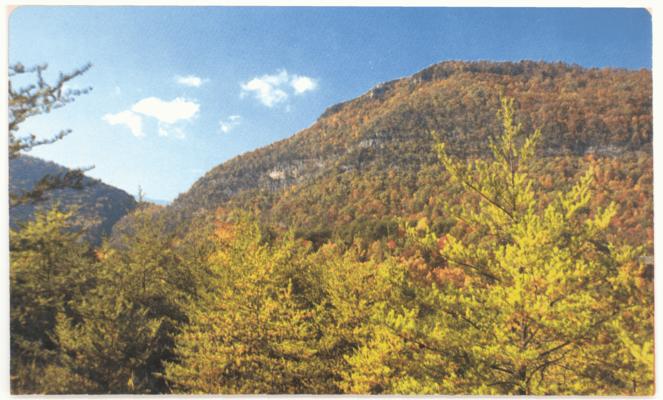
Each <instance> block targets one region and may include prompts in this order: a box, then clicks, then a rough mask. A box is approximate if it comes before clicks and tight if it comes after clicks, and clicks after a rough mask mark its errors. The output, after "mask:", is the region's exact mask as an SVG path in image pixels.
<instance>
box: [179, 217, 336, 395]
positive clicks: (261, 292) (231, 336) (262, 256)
mask: <svg viewBox="0 0 663 400" xmlns="http://www.w3.org/2000/svg"><path fill="white" fill-rule="evenodd" d="M217 238H218V239H217V240H218V241H217V250H216V251H215V252H214V254H213V255H212V256H211V257H210V260H209V263H210V269H211V271H212V273H213V277H212V285H211V287H210V288H209V289H208V292H206V293H203V294H202V295H201V300H200V301H199V302H198V303H197V304H193V305H192V306H191V308H190V309H189V319H190V324H189V325H188V326H186V327H185V328H184V329H183V332H182V333H181V335H180V336H179V337H178V338H177V347H176V353H177V355H178V357H179V360H180V362H179V363H170V364H169V365H168V366H167V368H166V375H167V377H168V380H169V381H170V382H172V384H173V385H174V388H175V390H176V391H183V392H190V393H327V392H331V391H333V390H334V388H333V382H331V381H330V379H329V372H328V367H327V366H326V365H325V364H324V363H323V362H322V361H321V359H320V358H319V357H318V356H317V352H318V348H319V346H320V344H319V342H320V338H321V332H320V328H319V321H318V319H319V317H318V316H319V315H321V313H320V309H319V306H318V305H319V304H320V302H321V295H320V294H321V292H320V277H319V271H318V270H317V268H316V267H315V266H314V265H312V264H311V263H309V262H308V261H307V252H308V247H307V246H304V245H303V243H302V242H300V241H296V240H295V239H294V238H293V236H292V234H289V235H286V237H284V238H282V239H280V240H278V241H277V242H276V243H274V244H270V243H268V242H267V241H266V237H265V235H264V233H263V232H261V230H260V228H259V227H258V225H257V223H256V222H255V221H253V220H251V219H247V218H246V217H244V218H242V219H241V220H240V221H239V222H238V223H219V224H218V226H217Z"/></svg>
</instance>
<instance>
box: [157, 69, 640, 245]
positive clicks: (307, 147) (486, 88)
mask: <svg viewBox="0 0 663 400" xmlns="http://www.w3.org/2000/svg"><path fill="white" fill-rule="evenodd" d="M500 94H503V95H505V96H508V97H512V98H514V99H515V100H516V110H517V113H518V114H517V115H518V120H519V122H520V123H522V126H523V129H524V130H525V131H530V130H533V129H535V128H540V129H541V130H542V136H543V139H542V145H541V146H540V149H539V150H540V156H541V158H540V159H541V169H540V173H541V178H542V182H543V181H548V180H552V184H553V185H563V184H565V182H570V180H571V179H572V178H573V177H574V176H576V175H578V174H579V173H580V172H581V171H582V170H584V169H585V168H586V167H587V165H588V164H590V163H594V164H596V165H597V166H598V168H597V170H598V172H599V173H598V177H599V179H598V180H597V189H598V190H600V191H603V193H604V194H605V195H606V196H608V195H609V196H613V198H614V197H615V196H617V197H619V196H622V197H623V198H622V200H623V205H624V206H625V207H626V208H625V209H624V212H623V213H622V214H620V218H623V219H624V220H625V222H624V223H627V225H628V224H631V225H628V227H631V228H632V229H635V230H636V231H637V232H636V233H637V235H636V236H637V238H638V240H644V241H647V240H649V239H647V238H648V237H649V236H651V234H650V233H649V229H650V228H651V198H652V197H651V169H652V75H651V71H649V70H639V71H630V70H624V69H609V68H603V69H597V68H591V69H588V68H583V67H580V66H577V65H567V64H563V63H545V62H532V61H522V62H516V63H512V62H499V63H494V62H456V61H453V62H443V63H440V64H436V65H433V66H431V67H428V68H426V69H424V70H422V71H421V72H418V73H416V74H414V75H412V76H410V77H406V78H402V79H398V80H394V81H390V82H385V83H382V84H379V85H377V86H375V87H374V88H372V89H371V90H369V91H368V92H367V93H365V94H364V95H362V96H360V97H358V98H356V99H353V100H350V101H347V102H344V103H340V104H337V105H334V106H332V107H330V108H328V109H327V110H326V111H325V112H324V113H323V114H322V115H321V116H320V118H319V119H318V120H317V121H316V122H315V123H314V124H313V125H312V126H310V127H309V128H306V129H304V130H302V131H300V132H298V133H296V134H295V135H293V136H292V137H290V138H287V139H285V140H282V141H279V142H276V143H273V144H271V145H269V146H266V147H263V148H260V149H257V150H255V151H252V152H249V153H245V154H243V155H240V156H238V157H236V158H234V159H232V160H229V161H227V162H225V163H223V164H221V165H219V166H217V167H215V168H213V169H212V170H210V171H209V172H207V173H206V174H205V175H204V176H203V177H202V178H200V179H199V180H198V181H197V182H195V183H194V184H193V186H192V187H191V188H190V190H189V191H188V192H186V193H184V194H182V195H180V196H179V197H178V198H177V199H176V200H175V201H174V202H173V203H172V205H171V206H169V207H168V211H167V212H170V213H172V214H173V215H178V216H179V218H184V219H186V218H189V217H190V216H192V215H194V214H196V213H200V212H209V211H213V210H215V209H216V208H218V207H224V208H242V209H246V208H253V209H255V210H258V211H259V212H260V213H261V214H262V215H263V217H264V219H265V220H267V221H270V222H272V223H273V224H275V225H277V226H281V227H283V228H286V227H294V228H296V229H298V230H300V231H301V232H302V235H304V236H307V237H310V238H312V239H317V240H324V239H325V238H328V237H330V236H334V235H336V236H339V235H340V236H342V237H344V238H347V239H348V240H351V238H352V237H353V236H356V235H358V234H359V235H360V236H363V237H367V238H369V240H375V239H376V238H378V239H379V238H380V237H384V236H385V235H387V236H388V235H389V231H390V230H393V229H395V227H396V222H395V219H394V218H395V217H407V218H410V219H411V218H422V217H425V218H427V219H428V220H430V221H431V222H432V223H433V224H437V225H438V228H439V229H441V230H443V229H444V226H445V225H446V224H448V223H449V221H446V220H445V218H444V213H443V212H442V211H441V210H439V209H437V205H436V201H435V197H436V196H443V195H444V194H445V190H447V188H446V186H447V185H446V184H445V178H444V175H443V174H441V173H440V167H439V165H438V162H437V159H436V155H435V153H434V152H433V150H432V148H433V144H434V139H433V135H432V134H431V131H436V132H438V134H439V135H440V137H441V139H442V140H443V141H444V142H446V143H447V144H448V147H449V148H450V149H451V151H452V152H453V153H455V154H456V155H458V156H462V157H480V156H482V155H483V154H485V151H486V150H487V144H488V141H489V139H490V138H491V137H493V136H496V135H497V134H498V133H499V132H500V129H501V127H500V125H499V123H498V122H497V119H496V111H497V110H498V109H499V101H500V100H499V97H500ZM553 161H554V162H553ZM625 171H628V172H625ZM601 174H603V175H601ZM604 175H605V176H604ZM602 179H603V180H602ZM615 182H616V183H615ZM544 183H545V182H544ZM544 183H542V184H544ZM601 183H602V184H605V185H608V186H604V187H600V186H599V184H601ZM613 184H614V185H615V186H614V187H613V186H609V185H613ZM628 189H633V190H630V191H628ZM625 191H628V193H626V194H624V193H623V192H625ZM609 196H608V197H609ZM629 196H639V197H638V198H637V199H632V198H631V197H629ZM599 197H600V196H599ZM603 197H605V196H603ZM636 205H637V206H638V207H635V208H634V207H633V206H636ZM628 207H630V209H629V208H628ZM631 228H629V229H631Z"/></svg>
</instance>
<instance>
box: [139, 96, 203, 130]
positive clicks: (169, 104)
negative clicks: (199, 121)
mask: <svg viewBox="0 0 663 400" xmlns="http://www.w3.org/2000/svg"><path fill="white" fill-rule="evenodd" d="M199 110H200V104H198V103H197V102H196V101H195V100H186V99H183V98H181V97H177V98H176V99H174V100H171V101H164V100H161V99H159V98H157V97H148V98H145V99H143V100H141V101H139V102H138V103H136V104H134V105H133V107H131V111H133V112H135V113H138V114H143V115H146V116H148V117H154V118H156V119H157V120H159V122H161V123H164V124H174V123H175V122H177V121H181V120H184V121H188V120H191V119H192V118H194V117H196V116H197V115H198V111H199Z"/></svg>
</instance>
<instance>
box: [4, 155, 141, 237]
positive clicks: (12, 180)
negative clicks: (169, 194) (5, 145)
mask: <svg viewBox="0 0 663 400" xmlns="http://www.w3.org/2000/svg"><path fill="white" fill-rule="evenodd" d="M66 171H67V168H65V167H63V166H61V165H58V164H55V163H53V162H50V161H45V160H42V159H39V158H36V157H31V156H28V155H21V156H19V157H18V158H15V159H12V160H10V161H9V192H10V193H16V194H19V193H21V192H24V191H27V190H30V189H31V188H32V187H33V186H34V185H35V183H36V182H38V181H39V180H40V179H41V178H42V177H44V176H45V175H47V174H51V175H59V174H62V173H64V172H66ZM83 184H84V186H85V187H84V189H81V190H76V189H58V190H53V191H52V192H50V193H49V194H48V198H47V199H46V200H45V201H43V202H39V203H37V204H24V205H20V206H16V207H12V208H11V210H10V219H9V221H10V225H11V226H14V227H15V226H17V224H18V223H20V222H22V221H26V220H29V219H30V218H31V217H32V216H33V215H34V212H35V210H36V209H43V208H50V207H52V206H53V205H54V204H55V203H56V202H57V203H58V204H59V205H60V206H61V207H63V208H65V209H66V208H69V207H72V206H78V207H79V212H78V213H77V215H78V216H79V217H80V218H81V219H82V222H83V224H84V229H85V232H86V233H85V235H86V237H87V238H88V239H90V240H91V241H92V242H94V243H99V242H100V241H101V238H102V237H104V236H107V235H108V234H109V233H110V232H111V229H112V227H113V225H114V224H115V222H117V221H118V220H119V219H120V218H122V217H123V216H124V215H126V214H127V213H129V212H130V211H131V210H133V209H134V208H135V207H136V201H135V199H134V198H133V196H131V195H130V194H128V193H126V192H125V191H123V190H121V189H118V188H116V187H113V186H110V185H107V184H105V183H103V182H101V181H99V180H97V179H92V178H89V177H86V178H85V179H84V181H83Z"/></svg>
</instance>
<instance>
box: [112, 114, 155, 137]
mask: <svg viewBox="0 0 663 400" xmlns="http://www.w3.org/2000/svg"><path fill="white" fill-rule="evenodd" d="M102 119H103V120H104V121H106V122H107V123H108V124H110V125H126V126H127V127H128V128H129V129H130V130H131V133H132V134H133V135H134V136H136V137H139V138H140V137H144V136H145V133H144V132H143V119H142V118H141V117H140V115H138V114H136V113H134V112H132V111H130V110H126V111H122V112H119V113H117V114H106V115H104V116H103V117H102Z"/></svg>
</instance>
